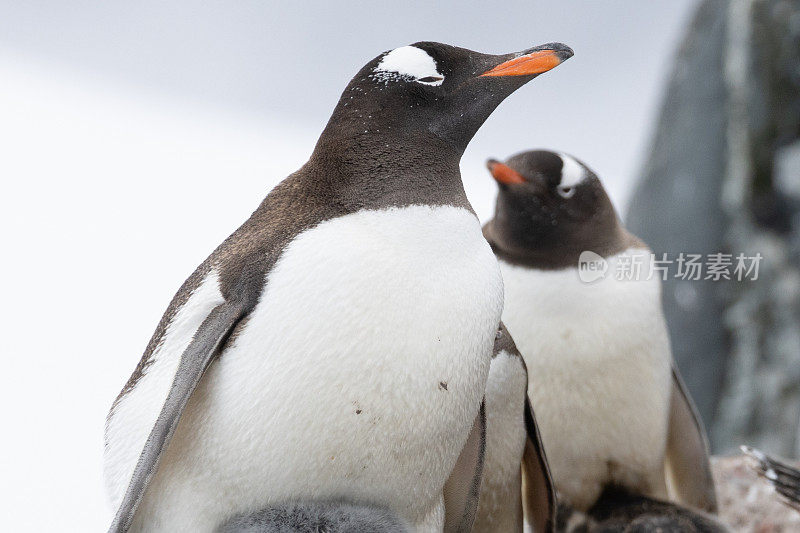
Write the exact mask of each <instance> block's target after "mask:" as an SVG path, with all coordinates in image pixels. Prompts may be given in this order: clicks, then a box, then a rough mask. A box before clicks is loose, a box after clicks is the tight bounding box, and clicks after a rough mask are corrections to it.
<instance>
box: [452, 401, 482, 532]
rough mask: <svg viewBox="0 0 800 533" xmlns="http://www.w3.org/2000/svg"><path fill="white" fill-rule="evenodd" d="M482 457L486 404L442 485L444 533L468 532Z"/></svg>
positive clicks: (477, 487) (479, 482) (472, 514)
mask: <svg viewBox="0 0 800 533" xmlns="http://www.w3.org/2000/svg"><path fill="white" fill-rule="evenodd" d="M485 454H486V402H485V401H484V402H481V408H480V411H479V412H478V416H476V417H475V422H474V423H473V425H472V430H471V431H470V433H469V436H468V437H467V442H466V443H465V444H464V448H462V450H461V454H460V455H459V456H458V460H456V464H455V467H453V471H452V472H451V473H450V477H449V478H448V479H447V481H446V482H445V484H444V491H443V496H444V510H445V515H444V516H445V519H444V531H445V533H450V532H453V533H456V532H457V533H469V532H470V531H472V525H473V524H474V523H475V515H476V513H477V512H478V499H479V498H480V494H481V478H482V476H483V459H484V456H485Z"/></svg>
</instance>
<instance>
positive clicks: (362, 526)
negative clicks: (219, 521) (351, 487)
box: [218, 502, 409, 533]
mask: <svg viewBox="0 0 800 533" xmlns="http://www.w3.org/2000/svg"><path fill="white" fill-rule="evenodd" d="M218 531H219V533H407V532H408V531H409V530H408V527H407V525H406V524H405V523H404V522H403V521H402V520H401V519H400V518H398V517H397V515H395V514H394V513H392V512H391V511H389V510H387V509H383V508H379V507H369V506H364V505H355V504H349V503H337V502H295V503H288V504H285V505H281V506H276V507H270V508H268V509H263V510H261V511H257V512H255V513H252V514H249V515H241V516H237V517H234V518H233V519H231V520H229V521H228V522H227V523H225V524H224V525H223V526H222V527H221V528H220V529H219V530H218Z"/></svg>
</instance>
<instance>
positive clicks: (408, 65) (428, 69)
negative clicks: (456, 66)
mask: <svg viewBox="0 0 800 533" xmlns="http://www.w3.org/2000/svg"><path fill="white" fill-rule="evenodd" d="M373 73H374V77H375V78H376V79H378V80H380V81H384V82H388V81H390V80H397V79H399V78H411V79H412V80H413V81H416V82H418V83H422V84H424V85H441V84H442V82H443V81H444V75H442V73H440V72H439V71H438V70H437V69H436V61H434V60H433V58H432V57H431V56H429V55H428V53H427V52H426V51H425V50H422V49H420V48H417V47H416V46H401V47H400V48H395V49H394V50H392V51H391V52H389V53H388V54H386V55H385V56H383V58H382V59H381V61H380V63H378V66H377V67H375V70H374V71H373Z"/></svg>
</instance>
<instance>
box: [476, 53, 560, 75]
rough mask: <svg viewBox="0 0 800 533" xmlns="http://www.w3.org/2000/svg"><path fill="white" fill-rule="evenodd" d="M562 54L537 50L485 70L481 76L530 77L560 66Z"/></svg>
mask: <svg viewBox="0 0 800 533" xmlns="http://www.w3.org/2000/svg"><path fill="white" fill-rule="evenodd" d="M562 57H563V54H559V53H558V52H556V51H555V50H537V51H536V52H531V53H530V54H525V55H524V56H520V57H515V58H514V59H510V60H508V61H505V62H503V63H500V64H499V65H497V66H496V67H494V68H492V69H490V70H487V71H486V72H484V73H483V74H481V76H531V75H533V74H541V73H542V72H547V71H548V70H550V69H553V68H555V67H557V66H558V65H560V64H561V63H562V62H563V61H564V59H562Z"/></svg>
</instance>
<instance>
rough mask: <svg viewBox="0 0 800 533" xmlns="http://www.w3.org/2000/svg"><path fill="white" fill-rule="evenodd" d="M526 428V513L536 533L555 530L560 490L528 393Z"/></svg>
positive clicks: (524, 481)
mask: <svg viewBox="0 0 800 533" xmlns="http://www.w3.org/2000/svg"><path fill="white" fill-rule="evenodd" d="M525 431H526V432H527V434H528V440H527V442H525V451H524V453H523V455H522V477H523V491H524V492H523V497H522V503H523V507H524V509H525V516H526V517H527V519H528V522H530V524H531V526H532V527H533V531H534V532H535V533H540V532H547V533H552V532H554V531H555V527H556V506H557V501H556V490H555V487H554V486H553V478H552V476H551V475H550V467H549V466H548V464H547V455H546V454H545V451H544V446H543V445H542V437H541V436H540V435H539V426H538V425H537V424H536V418H535V416H534V414H533V408H532V407H531V402H530V400H529V399H528V396H527V394H526V395H525Z"/></svg>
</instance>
